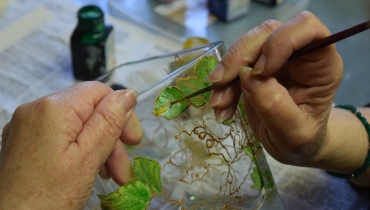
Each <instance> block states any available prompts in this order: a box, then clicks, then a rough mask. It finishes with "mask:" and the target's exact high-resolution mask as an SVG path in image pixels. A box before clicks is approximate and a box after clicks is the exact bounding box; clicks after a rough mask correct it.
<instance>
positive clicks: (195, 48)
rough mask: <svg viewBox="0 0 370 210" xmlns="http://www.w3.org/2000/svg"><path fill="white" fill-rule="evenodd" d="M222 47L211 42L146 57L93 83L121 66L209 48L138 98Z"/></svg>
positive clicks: (219, 42) (145, 90)
mask: <svg viewBox="0 0 370 210" xmlns="http://www.w3.org/2000/svg"><path fill="white" fill-rule="evenodd" d="M222 45H224V42H223V41H217V42H212V43H209V44H205V45H199V46H196V47H192V48H188V49H184V50H178V51H174V52H169V53H165V54H161V55H158V56H152V57H148V58H144V59H139V60H136V61H130V62H125V63H122V64H119V65H117V66H115V67H113V68H112V69H111V70H110V71H109V72H107V73H105V74H103V75H102V76H100V77H98V78H96V79H95V81H100V82H103V81H104V80H105V79H107V78H108V77H109V76H110V75H111V74H112V73H113V72H114V71H116V70H118V69H119V68H121V67H123V66H128V65H132V64H138V63H143V62H148V61H151V60H156V59H160V58H164V57H169V56H174V55H178V54H185V53H189V52H192V51H196V50H200V49H202V48H209V49H208V50H207V51H206V52H204V53H202V54H201V55H199V56H197V57H196V58H194V59H193V60H191V61H190V62H188V63H187V64H185V65H183V66H181V67H179V68H177V69H176V70H174V71H173V72H171V73H170V74H168V75H166V76H165V77H163V78H162V79H160V80H158V81H157V82H155V83H154V84H152V85H150V86H149V87H147V88H145V89H144V90H142V91H141V92H140V93H139V97H140V96H141V95H143V94H145V93H146V92H148V91H149V90H151V89H153V88H154V87H155V86H157V85H159V84H160V83H162V82H164V81H166V80H168V79H170V78H172V77H174V76H176V75H177V74H179V73H180V72H182V71H183V70H184V69H185V68H187V67H188V66H192V65H194V64H195V63H196V61H197V59H198V58H199V57H202V56H205V55H207V54H209V53H210V52H212V51H213V50H214V49H216V48H218V47H220V46H222Z"/></svg>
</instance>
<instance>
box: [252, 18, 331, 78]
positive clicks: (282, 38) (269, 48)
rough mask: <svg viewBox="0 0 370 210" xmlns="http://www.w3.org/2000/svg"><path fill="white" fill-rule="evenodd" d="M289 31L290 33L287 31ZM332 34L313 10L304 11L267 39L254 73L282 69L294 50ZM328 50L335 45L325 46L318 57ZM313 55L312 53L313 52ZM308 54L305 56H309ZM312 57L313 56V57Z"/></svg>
mask: <svg viewBox="0 0 370 210" xmlns="http://www.w3.org/2000/svg"><path fill="white" fill-rule="evenodd" d="M287 32H289V33H287ZM329 35H330V31H329V30H328V29H327V28H326V27H325V26H324V25H323V24H322V23H321V22H320V20H319V19H318V18H317V17H316V16H315V15H313V14H312V13H311V12H308V11H304V12H301V13H299V14H298V15H296V16H295V17H293V18H292V19H290V20H289V21H288V22H286V23H284V24H283V25H281V26H280V27H279V28H277V29H276V30H274V31H273V32H272V34H271V36H269V37H268V39H267V40H266V42H265V44H264V46H263V49H262V53H261V56H260V57H259V58H258V61H257V62H256V64H255V66H254V67H253V70H252V74H254V75H256V74H260V73H261V72H263V75H269V74H272V73H274V72H275V71H277V70H278V69H280V68H281V67H282V66H283V65H284V64H285V63H286V61H287V60H288V59H289V57H290V56H291V55H292V53H293V52H295V51H297V50H298V49H300V48H302V47H304V46H306V45H307V44H309V43H311V42H312V41H314V40H317V39H321V38H324V37H327V36H329ZM328 50H334V51H335V47H334V45H330V46H328V47H325V49H322V50H321V53H320V55H317V51H315V53H316V55H315V57H316V58H320V59H321V58H322V56H323V55H324V54H327V53H328V52H327V51H328ZM311 55H312V54H311ZM309 56H310V55H306V56H305V57H309ZM311 59H312V57H311Z"/></svg>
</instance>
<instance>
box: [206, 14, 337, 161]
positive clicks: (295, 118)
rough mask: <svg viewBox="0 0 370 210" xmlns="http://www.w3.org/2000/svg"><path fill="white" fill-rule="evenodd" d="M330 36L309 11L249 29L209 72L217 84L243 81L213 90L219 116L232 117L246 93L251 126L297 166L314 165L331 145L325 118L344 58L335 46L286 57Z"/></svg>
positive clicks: (267, 144) (270, 148)
mask: <svg viewBox="0 0 370 210" xmlns="http://www.w3.org/2000/svg"><path fill="white" fill-rule="evenodd" d="M329 35H330V32H329V30H328V29H327V28H326V27H325V26H324V25H323V24H322V23H321V22H320V21H319V20H318V18H317V17H316V16H314V15H313V14H312V13H310V12H306V11H305V12H302V13H300V14H298V15H297V16H295V17H294V18H292V19H291V20H289V21H288V22H286V23H281V22H278V21H274V20H269V21H266V22H264V23H262V24H261V25H259V26H257V27H256V28H254V29H252V30H251V31H249V32H247V33H246V34H245V35H244V36H243V37H242V38H241V39H240V40H238V41H237V42H236V43H235V44H234V45H233V46H232V47H231V48H230V49H229V50H228V52H227V53H226V54H225V56H224V57H223V58H222V61H221V63H220V65H219V66H218V67H216V69H215V70H214V71H213V72H212V73H211V74H210V75H209V76H208V80H209V81H210V82H213V83H214V84H223V83H227V82H229V81H231V80H232V79H234V78H236V77H238V76H239V77H240V85H234V86H229V87H225V88H223V89H219V90H215V91H213V92H212V96H211V99H210V103H211V104H212V106H213V107H214V109H215V115H216V117H217V118H218V119H219V120H220V121H223V120H226V119H228V118H230V117H231V116H232V114H233V113H234V111H235V109H236V105H237V102H238V99H239V95H240V93H242V96H243V100H244V101H245V109H246V114H247V117H248V119H249V123H250V126H251V128H252V130H253V131H254V133H255V135H256V136H257V138H258V139H259V140H260V141H261V142H262V144H263V146H264V148H265V149H266V151H267V152H268V153H269V154H271V155H272V156H273V157H274V158H275V159H277V160H278V161H280V162H283V163H287V164H293V165H310V162H313V161H315V160H316V159H319V156H320V150H321V149H323V148H325V145H326V144H327V141H326V140H327V139H328V138H327V135H328V131H327V122H328V117H329V114H330V110H331V105H332V102H333V98H334V95H335V92H336V90H337V88H338V86H339V83H340V81H341V78H342V74H343V73H342V72H343V64H342V59H341V57H340V55H339V54H338V52H337V51H336V49H335V46H334V45H330V46H327V47H324V48H322V49H320V50H317V51H314V52H311V53H309V54H306V55H304V56H301V57H298V58H295V59H291V60H288V59H289V57H290V56H291V55H292V53H293V52H295V51H297V50H299V49H301V48H302V47H304V46H306V45H308V44H309V43H311V42H312V41H314V40H318V39H321V38H324V37H327V36H329ZM248 66H249V67H253V70H250V68H247V67H248Z"/></svg>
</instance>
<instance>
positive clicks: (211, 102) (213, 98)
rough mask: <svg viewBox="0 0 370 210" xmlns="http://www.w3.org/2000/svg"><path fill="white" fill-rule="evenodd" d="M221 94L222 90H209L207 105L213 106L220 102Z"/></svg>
mask: <svg viewBox="0 0 370 210" xmlns="http://www.w3.org/2000/svg"><path fill="white" fill-rule="evenodd" d="M223 95H224V94H223V93H222V92H215V91H212V92H211V97H210V99H209V105H210V106H211V108H212V107H215V106H216V105H217V104H219V103H220V102H221V100H222V97H223Z"/></svg>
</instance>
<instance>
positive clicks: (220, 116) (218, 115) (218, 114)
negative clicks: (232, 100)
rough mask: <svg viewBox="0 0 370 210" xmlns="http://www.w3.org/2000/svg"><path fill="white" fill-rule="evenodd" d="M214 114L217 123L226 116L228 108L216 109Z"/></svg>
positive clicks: (222, 120)
mask: <svg viewBox="0 0 370 210" xmlns="http://www.w3.org/2000/svg"><path fill="white" fill-rule="evenodd" d="M215 115H216V121H217V122H219V123H222V122H225V121H226V120H227V117H228V110H222V111H219V110H216V111H215Z"/></svg>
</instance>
